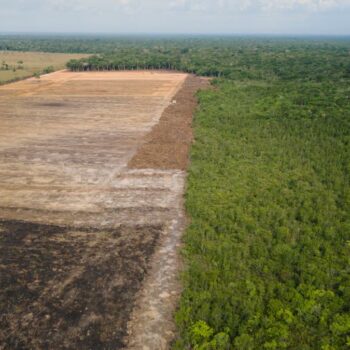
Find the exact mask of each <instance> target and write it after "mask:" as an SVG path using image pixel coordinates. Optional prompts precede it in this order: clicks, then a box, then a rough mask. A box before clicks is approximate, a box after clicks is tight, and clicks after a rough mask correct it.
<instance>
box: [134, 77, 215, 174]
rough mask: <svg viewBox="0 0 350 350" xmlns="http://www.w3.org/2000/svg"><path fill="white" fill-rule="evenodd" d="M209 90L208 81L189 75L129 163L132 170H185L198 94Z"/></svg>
mask: <svg viewBox="0 0 350 350" xmlns="http://www.w3.org/2000/svg"><path fill="white" fill-rule="evenodd" d="M207 87H208V79H205V78H200V77H196V76H193V75H190V76H188V78H187V79H186V81H185V82H184V84H183V86H182V88H181V90H179V91H178V92H177V94H176V95H175V96H174V98H173V101H174V102H176V103H171V104H170V105H169V106H168V107H167V108H166V109H165V110H164V112H163V114H162V117H161V119H160V121H159V123H158V124H156V125H155V126H154V127H153V129H152V131H151V132H150V133H149V134H148V135H147V137H146V140H145V141H146V142H145V143H144V144H142V145H141V146H140V148H139V149H138V151H137V153H136V154H135V155H134V157H133V158H132V159H131V161H130V162H129V167H130V168H135V169H144V168H155V169H180V170H186V169H187V166H188V162H189V158H188V152H189V148H190V146H191V143H192V139H193V134H192V115H193V112H194V110H195V108H196V106H197V99H196V97H195V94H196V92H197V91H198V90H199V89H203V88H207Z"/></svg>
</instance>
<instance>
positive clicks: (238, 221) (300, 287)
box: [174, 81, 350, 350]
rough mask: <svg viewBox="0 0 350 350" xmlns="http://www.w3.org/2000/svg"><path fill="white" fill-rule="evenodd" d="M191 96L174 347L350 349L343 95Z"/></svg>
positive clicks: (271, 87) (322, 88) (348, 110)
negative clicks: (185, 224) (183, 268)
mask: <svg viewBox="0 0 350 350" xmlns="http://www.w3.org/2000/svg"><path fill="white" fill-rule="evenodd" d="M217 87H218V89H215V90H207V91H202V92H201V93H200V94H199V98H200V110H199V112H198V113H197V115H196V118H195V139H196V142H195V144H194V146H193V149H192V153H191V158H192V164H191V168H190V173H189V178H188V190H187V195H186V206H187V211H188V214H189V215H190V217H191V220H192V222H191V225H190V227H189V228H188V231H187V233H186V235H185V251H184V254H185V257H186V261H187V264H188V270H187V272H186V274H185V290H184V293H183V297H182V301H181V306H180V309H179V311H178V313H177V317H176V319H177V323H178V327H179V330H180V332H181V337H180V338H179V339H178V341H177V342H176V344H175V346H174V348H175V349H220V350H222V349H237V350H245V349H246V350H248V349H295V350H297V349H298V350H300V349H315V350H316V349H317V350H319V349H323V350H329V349H339V350H343V349H346V348H348V347H349V344H350V338H349V335H350V333H349V332H350V316H349V315H350V314H349V305H350V289H349V286H350V274H349V256H350V245H349V240H350V230H349V228H350V222H349V212H350V201H349V198H350V197H349V196H350V187H349V180H350V177H349V171H350V168H349V164H350V162H349V159H350V157H349V156H350V155H349V150H350V147H349V140H350V139H349V131H350V124H349V120H350V103H349V98H348V95H349V87H348V85H347V84H341V83H337V84H336V85H335V84H330V83H322V84H319V83H305V84H295V83H293V82H290V83H283V84H282V83H267V82H266V83H255V82H246V83H242V82H241V83H239V82H227V81H222V82H220V83H218V86H217Z"/></svg>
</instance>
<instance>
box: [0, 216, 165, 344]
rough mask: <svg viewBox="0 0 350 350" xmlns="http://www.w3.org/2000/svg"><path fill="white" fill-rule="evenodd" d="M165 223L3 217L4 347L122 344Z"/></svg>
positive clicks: (0, 331) (0, 323)
mask: <svg viewBox="0 0 350 350" xmlns="http://www.w3.org/2000/svg"><path fill="white" fill-rule="evenodd" d="M161 230H162V228H161V227H160V226H139V227H137V226H136V227H132V228H130V227H120V228H119V229H113V230H96V229H93V228H89V227H86V228H79V229H76V228H70V227H60V226H54V225H40V224H34V223H26V222H20V221H0V233H1V236H0V285H1V293H0V309H1V315H0V349H8V350H14V349H94V350H95V349H118V348H121V347H123V345H124V343H123V338H124V336H125V333H126V324H127V321H128V317H129V314H130V312H131V310H132V307H133V302H134V297H135V293H136V292H137V291H138V289H139V288H140V285H141V282H142V280H143V278H144V275H145V273H146V270H147V266H148V261H149V258H150V257H151V256H152V254H153V251H154V248H155V245H156V243H157V240H158V238H159V235H160V232H161Z"/></svg>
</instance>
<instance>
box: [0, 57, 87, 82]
mask: <svg viewBox="0 0 350 350" xmlns="http://www.w3.org/2000/svg"><path fill="white" fill-rule="evenodd" d="M87 56H89V55H86V54H65V53H46V52H17V51H0V84H2V83H6V82H10V81H13V80H17V79H22V78H26V77H30V76H32V75H33V74H34V73H37V72H40V73H41V72H43V71H44V70H45V69H51V67H52V68H53V69H54V70H58V69H62V68H64V66H65V63H66V62H67V61H69V60H71V59H74V58H82V57H87Z"/></svg>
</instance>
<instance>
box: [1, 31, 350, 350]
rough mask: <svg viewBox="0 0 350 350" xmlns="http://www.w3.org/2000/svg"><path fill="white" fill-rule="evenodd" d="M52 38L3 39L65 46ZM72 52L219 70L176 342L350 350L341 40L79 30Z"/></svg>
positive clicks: (348, 115)
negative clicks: (94, 34) (111, 34)
mask: <svg viewBox="0 0 350 350" xmlns="http://www.w3.org/2000/svg"><path fill="white" fill-rule="evenodd" d="M55 40H56V41H55ZM55 40H51V41H50V40H48V39H44V38H39V39H32V40H29V41H22V42H21V41H20V40H17V41H16V40H12V41H11V40H8V41H7V43H6V45H7V47H8V48H10V49H18V50H20V49H23V48H26V47H27V48H28V47H30V48H31V49H35V48H36V49H40V50H47V51H54V50H56V49H64V50H66V51H70V50H73V49H74V40H76V39H75V38H66V39H65V40H62V41H61V42H59V39H55ZM4 42H6V40H5V39H0V48H1V47H2V48H4V45H5V44H4ZM75 43H77V42H75ZM76 50H80V52H87V51H85V50H89V52H95V53H96V55H94V56H93V57H90V58H83V59H81V60H72V61H70V62H69V64H68V67H69V68H71V69H72V70H113V69H140V68H143V69H175V70H183V71H186V72H194V73H197V74H201V75H208V76H214V77H217V79H216V80H215V81H214V82H213V87H212V88H211V89H208V90H206V91H202V92H200V93H199V102H200V107H199V110H198V112H197V114H196V116H195V121H194V127H195V137H196V142H195V144H194V146H193V149H192V152H191V159H192V164H191V168H190V170H189V178H188V188H187V194H186V207H187V212H188V214H189V216H190V218H191V224H190V226H189V228H188V230H187V232H186V234H185V237H184V241H185V248H184V257H185V260H186V263H187V267H188V268H187V270H186V271H185V273H184V292H183V296H182V299H181V303H180V307H179V310H178V312H177V315H176V321H177V324H178V329H179V336H178V339H177V340H176V342H175V343H174V349H178V350H180V349H181V350H183V349H193V350H194V349H196V350H209V349H217V350H225V349H235V350H264V349H266V350H272V349H274V350H277V349H278V350H279V349H291V350H309V349H310V350H311V349H314V350H343V349H348V348H349V349H350V269H349V263H350V215H349V213H350V184H349V182H350V154H349V153H350V54H349V53H350V41H349V39H346V38H343V39H330V38H328V39H327V38H317V39H311V38H304V39H302V38H300V39H298V40H297V39H293V38H289V39H288V38H284V39H278V38H261V39H256V38H230V37H226V38H215V37H213V38H205V37H201V38H195V37H189V38H172V39H171V38H168V39H165V38H154V39H149V38H148V39H145V38H144V39H142V38H133V39H131V38H129V39H127V38H124V39H123V38H83V39H82V40H81V41H79V45H78V46H77V48H76Z"/></svg>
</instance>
